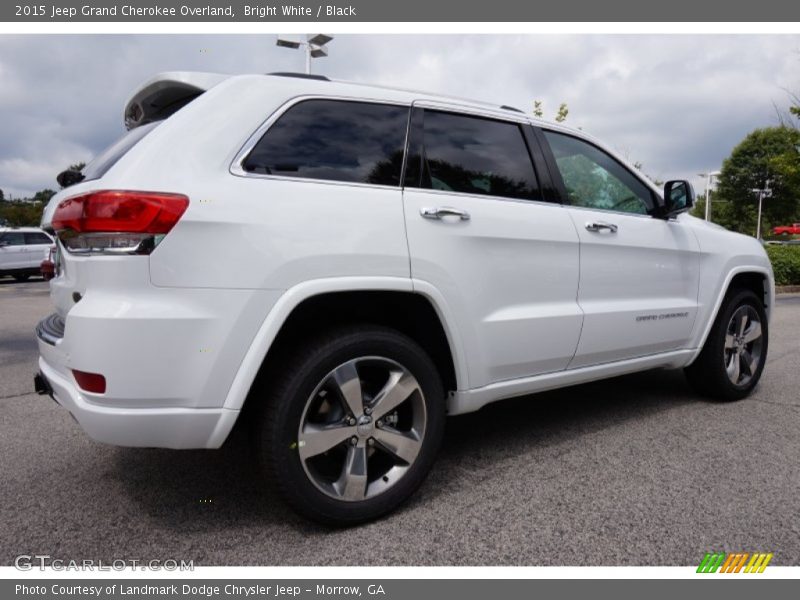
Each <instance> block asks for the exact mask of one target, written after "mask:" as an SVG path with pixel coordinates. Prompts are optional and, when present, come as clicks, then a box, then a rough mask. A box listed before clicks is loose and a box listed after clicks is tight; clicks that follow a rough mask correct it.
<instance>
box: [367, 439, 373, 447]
mask: <svg viewBox="0 0 800 600" xmlns="http://www.w3.org/2000/svg"><path fill="white" fill-rule="evenodd" d="M367 444H369V445H370V446H374V445H375V439H374V438H369V439H368V440H367Z"/></svg>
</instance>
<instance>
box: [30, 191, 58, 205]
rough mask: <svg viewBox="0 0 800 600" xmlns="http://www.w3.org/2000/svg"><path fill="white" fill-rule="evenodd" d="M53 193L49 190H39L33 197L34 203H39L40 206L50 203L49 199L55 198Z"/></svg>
mask: <svg viewBox="0 0 800 600" xmlns="http://www.w3.org/2000/svg"><path fill="white" fill-rule="evenodd" d="M55 194H56V193H55V191H53V190H50V189H45V190H40V191H38V192H36V193H35V194H34V195H33V201H34V202H41V203H42V204H47V203H48V202H50V198H52V197H53V196H55Z"/></svg>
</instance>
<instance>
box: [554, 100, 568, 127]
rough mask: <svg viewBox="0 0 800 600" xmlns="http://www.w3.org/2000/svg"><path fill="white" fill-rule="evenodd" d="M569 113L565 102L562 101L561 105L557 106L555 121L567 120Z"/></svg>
mask: <svg viewBox="0 0 800 600" xmlns="http://www.w3.org/2000/svg"><path fill="white" fill-rule="evenodd" d="M568 114H569V108H567V103H566V102H562V103H561V105H560V106H559V107H558V112H557V113H556V123H563V122H564V121H566V120H567V115H568Z"/></svg>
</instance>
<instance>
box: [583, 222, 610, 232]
mask: <svg viewBox="0 0 800 600" xmlns="http://www.w3.org/2000/svg"><path fill="white" fill-rule="evenodd" d="M586 229H587V231H610V232H611V233H617V229H618V227H617V226H616V225H614V224H613V223H606V222H605V221H589V222H588V223H586Z"/></svg>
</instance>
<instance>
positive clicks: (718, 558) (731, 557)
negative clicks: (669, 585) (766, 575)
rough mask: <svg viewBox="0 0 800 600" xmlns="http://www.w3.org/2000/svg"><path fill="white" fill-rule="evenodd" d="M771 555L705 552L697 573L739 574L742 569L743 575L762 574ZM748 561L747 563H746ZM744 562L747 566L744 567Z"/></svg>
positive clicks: (763, 553)
mask: <svg viewBox="0 0 800 600" xmlns="http://www.w3.org/2000/svg"><path fill="white" fill-rule="evenodd" d="M772 556H773V554H772V553H771V552H770V553H766V552H755V553H754V554H750V553H748V552H732V553H730V554H727V553H725V552H706V554H705V556H703V560H702V561H700V565H699V566H698V567H697V572H698V573H716V572H717V570H719V572H720V573H739V572H741V571H742V567H744V571H743V572H744V573H763V572H764V569H766V568H767V565H768V564H769V562H770V561H771V560H772ZM748 559H750V560H749V562H748ZM745 562H747V566H746V567H745V566H744V565H745Z"/></svg>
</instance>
